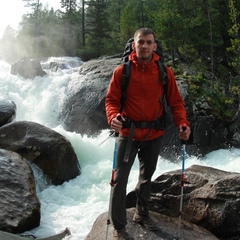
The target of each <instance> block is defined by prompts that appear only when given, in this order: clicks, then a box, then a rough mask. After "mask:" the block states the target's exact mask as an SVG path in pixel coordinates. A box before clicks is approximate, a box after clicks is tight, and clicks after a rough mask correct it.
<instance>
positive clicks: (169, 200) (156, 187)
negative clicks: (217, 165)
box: [127, 165, 240, 240]
mask: <svg viewBox="0 0 240 240" xmlns="http://www.w3.org/2000/svg"><path fill="white" fill-rule="evenodd" d="M181 173H182V172H181V170H176V171H171V172H167V173H164V174H162V175H161V176H159V177H158V178H157V179H156V180H154V181H153V182H152V190H151V199H150V209H151V210H152V211H155V212H158V213H161V214H164V215H167V216H170V217H178V215H179V209H180V208H179V205H180V197H181V187H180V183H181V182H180V181H181ZM239 186H240V174H239V173H233V172H226V171H222V170H218V169H214V168H211V167H205V166H199V165H193V166H191V167H189V168H187V169H186V170H185V183H184V195H183V196H184V197H183V211H182V213H183V216H182V218H183V219H184V220H185V221H188V222H190V223H194V224H196V225H198V226H201V227H203V228H205V229H207V230H208V231H210V232H211V233H213V234H214V235H215V236H217V237H219V238H222V239H229V240H230V239H231V240H232V239H240V216H239V212H240V191H239ZM135 205H136V195H135V193H134V192H130V193H129V194H128V196H127V207H128V208H131V207H134V206H135ZM233 220H234V221H233Z"/></svg>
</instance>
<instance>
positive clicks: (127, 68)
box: [119, 61, 132, 113]
mask: <svg viewBox="0 0 240 240" xmlns="http://www.w3.org/2000/svg"><path fill="white" fill-rule="evenodd" d="M131 66H132V62H131V61H127V62H125V63H123V69H122V81H121V92H122V96H121V99H120V109H119V112H120V113H121V112H122V110H123V105H124V102H125V100H126V97H127V94H126V91H127V88H128V84H129V80H130V75H131Z"/></svg>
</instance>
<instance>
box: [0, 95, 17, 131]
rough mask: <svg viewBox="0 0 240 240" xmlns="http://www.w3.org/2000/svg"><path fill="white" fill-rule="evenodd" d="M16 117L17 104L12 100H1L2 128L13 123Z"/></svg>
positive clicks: (0, 119) (0, 116) (0, 124)
mask: <svg viewBox="0 0 240 240" xmlns="http://www.w3.org/2000/svg"><path fill="white" fill-rule="evenodd" d="M15 117H16V104H15V103H14V102H13V101H11V100H5V99H0V127H1V126H3V125H5V124H7V123H10V122H12V121H13V120H14V119H15Z"/></svg>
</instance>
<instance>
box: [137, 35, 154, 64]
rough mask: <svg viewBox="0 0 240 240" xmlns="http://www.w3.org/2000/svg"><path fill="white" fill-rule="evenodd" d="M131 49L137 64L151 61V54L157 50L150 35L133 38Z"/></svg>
mask: <svg viewBox="0 0 240 240" xmlns="http://www.w3.org/2000/svg"><path fill="white" fill-rule="evenodd" d="M132 48H133V49H134V50H135V51H136V54H137V59H138V61H139V62H149V61H150V60H151V59H152V53H153V51H155V50H156V49H157V44H156V43H155V42H154V36H153V35H152V34H148V35H143V34H138V35H137V37H136V38H134V42H133V43H132Z"/></svg>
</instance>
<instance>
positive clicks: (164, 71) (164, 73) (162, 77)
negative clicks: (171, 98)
mask: <svg viewBox="0 0 240 240" xmlns="http://www.w3.org/2000/svg"><path fill="white" fill-rule="evenodd" d="M156 63H157V66H158V69H159V72H160V82H161V83H162V85H163V97H162V100H166V103H167V105H168V102H167V99H166V94H167V69H166V66H165V65H164V64H163V63H162V62H161V61H157V62H156Z"/></svg>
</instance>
